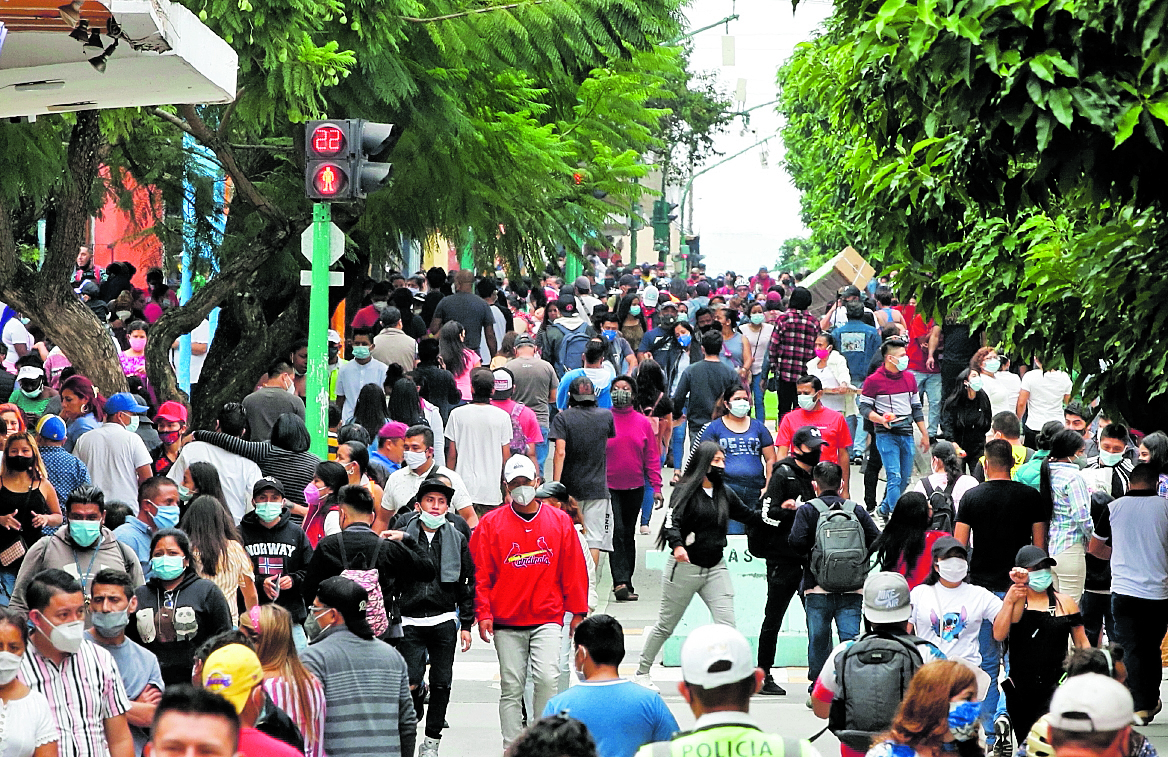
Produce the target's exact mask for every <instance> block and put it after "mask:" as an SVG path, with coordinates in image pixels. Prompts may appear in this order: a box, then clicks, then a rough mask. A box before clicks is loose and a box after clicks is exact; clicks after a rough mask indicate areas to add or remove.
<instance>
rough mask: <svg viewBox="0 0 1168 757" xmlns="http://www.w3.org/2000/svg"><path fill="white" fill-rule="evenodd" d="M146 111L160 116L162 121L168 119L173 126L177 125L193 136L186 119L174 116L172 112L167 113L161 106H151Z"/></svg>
mask: <svg viewBox="0 0 1168 757" xmlns="http://www.w3.org/2000/svg"><path fill="white" fill-rule="evenodd" d="M147 112H148V113H153V114H154V115H156V116H158V117H159V118H161V119H162V120H163V121H170V122H171V123H172V124H174V125H175V126H177V127H178V128H180V129H182V130H183V131H185V132H186V133H187V134H190V135H191V136H194V134H195V133H194V132H193V131H191V127H190V126H188V125H187V122H186V121H184V120H182V119H181V118H179V117H178V116H176V115H175V114H173V113H167V112H166V111H165V110H163V109H162V108H151V109H150V110H149V111H147Z"/></svg>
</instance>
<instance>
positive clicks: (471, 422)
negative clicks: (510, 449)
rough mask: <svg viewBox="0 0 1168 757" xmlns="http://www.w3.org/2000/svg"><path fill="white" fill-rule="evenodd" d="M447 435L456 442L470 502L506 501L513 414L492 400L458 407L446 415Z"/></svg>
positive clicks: (457, 468)
mask: <svg viewBox="0 0 1168 757" xmlns="http://www.w3.org/2000/svg"><path fill="white" fill-rule="evenodd" d="M446 438H447V439H449V440H450V441H452V442H454V446H455V450H456V452H457V457H456V459H455V464H456V466H457V467H456V468H455V470H456V471H458V474H459V475H460V476H462V480H463V481H465V482H466V489H467V491H468V492H469V493H470V499H471V502H473V503H474V504H476V505H489V506H495V505H501V504H503V494H502V491H501V490H500V485H501V482H502V480H503V445H504V444H507V443H508V442H510V441H511V416H510V415H508V414H507V412H506V411H505V410H500V409H499V408H497V407H495V406H494V405H489V404H476V403H471V404H469V405H462V406H461V407H456V408H454V409H453V410H451V411H450V417H449V418H447V419H446Z"/></svg>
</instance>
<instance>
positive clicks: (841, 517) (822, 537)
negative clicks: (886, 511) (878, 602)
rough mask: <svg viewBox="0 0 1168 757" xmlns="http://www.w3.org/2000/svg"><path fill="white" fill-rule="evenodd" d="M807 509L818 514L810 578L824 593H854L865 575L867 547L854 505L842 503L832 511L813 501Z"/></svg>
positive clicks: (824, 505)
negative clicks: (811, 509)
mask: <svg viewBox="0 0 1168 757" xmlns="http://www.w3.org/2000/svg"><path fill="white" fill-rule="evenodd" d="M810 504H811V506H812V507H814V508H815V510H816V511H817V512H818V513H819V520H818V521H817V522H816V524H815V543H814V545H812V547H811V575H813V576H815V581H816V583H818V584H819V585H820V586H822V587H823V589H824V590H825V591H828V592H843V591H855V590H856V589H860V588H862V587H863V586H864V579H865V578H866V577H867V575H868V545H867V542H866V540H865V538H864V525H863V524H862V523H860V518H859V516H857V515H856V508H858V507H859V505H858V504H856V503H855V502H852V501H851V500H845V501H844V503H843V504H842V505H840V509H838V510H832V509H831V508H829V507H828V506H827V503H826V502H824V501H823V500H822V499H819V498H818V497H816V498H815V499H813V500H811V502H810Z"/></svg>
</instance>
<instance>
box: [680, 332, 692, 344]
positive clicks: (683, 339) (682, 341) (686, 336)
mask: <svg viewBox="0 0 1168 757" xmlns="http://www.w3.org/2000/svg"><path fill="white" fill-rule="evenodd" d="M691 341H693V335H692V334H682V335H681V336H679V337H677V343H678V344H680V345H681V346H682V347H688V346H689V343H690V342H691Z"/></svg>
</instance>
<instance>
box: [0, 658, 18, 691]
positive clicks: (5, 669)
mask: <svg viewBox="0 0 1168 757" xmlns="http://www.w3.org/2000/svg"><path fill="white" fill-rule="evenodd" d="M22 659H23V658H20V657H17V656H16V655H14V654H12V653H11V652H0V686H6V685H8V684H9V683H11V682H12V679H13V678H16V674H17V673H19V672H20V663H21V660H22Z"/></svg>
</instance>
